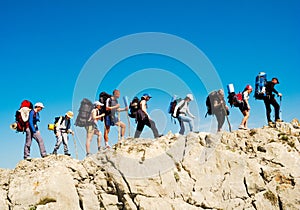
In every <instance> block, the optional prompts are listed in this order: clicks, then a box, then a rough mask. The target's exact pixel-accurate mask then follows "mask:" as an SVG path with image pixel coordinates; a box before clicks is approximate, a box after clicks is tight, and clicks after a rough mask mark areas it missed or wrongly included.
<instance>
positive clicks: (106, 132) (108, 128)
mask: <svg viewBox="0 0 300 210" xmlns="http://www.w3.org/2000/svg"><path fill="white" fill-rule="evenodd" d="M109 132H110V125H105V126H104V142H105V143H107V142H108V134H109Z"/></svg>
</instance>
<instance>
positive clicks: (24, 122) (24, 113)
mask: <svg viewBox="0 0 300 210" xmlns="http://www.w3.org/2000/svg"><path fill="white" fill-rule="evenodd" d="M32 109H33V105H32V103H31V102H30V101H28V100H23V101H22V102H21V105H20V109H19V110H17V111H16V114H15V121H16V125H15V129H16V131H17V132H23V133H24V132H25V130H26V128H27V127H29V122H28V119H29V112H30V111H31V110H32Z"/></svg>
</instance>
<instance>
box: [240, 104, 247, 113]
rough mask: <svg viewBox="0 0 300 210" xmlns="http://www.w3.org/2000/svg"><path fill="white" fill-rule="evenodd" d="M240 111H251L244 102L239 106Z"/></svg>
mask: <svg viewBox="0 0 300 210" xmlns="http://www.w3.org/2000/svg"><path fill="white" fill-rule="evenodd" d="M239 109H240V110H241V112H244V111H248V110H249V109H248V106H247V104H246V103H245V102H243V103H241V104H240V105H239Z"/></svg>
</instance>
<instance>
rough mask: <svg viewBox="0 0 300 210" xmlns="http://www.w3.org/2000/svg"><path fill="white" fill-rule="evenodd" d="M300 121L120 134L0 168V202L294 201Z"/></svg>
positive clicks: (284, 204) (265, 205)
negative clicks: (90, 150) (107, 142)
mask: <svg viewBox="0 0 300 210" xmlns="http://www.w3.org/2000/svg"><path fill="white" fill-rule="evenodd" d="M299 132H300V129H299V127H297V125H293V124H290V123H277V124H276V127H275V128H269V127H264V128H258V129H252V130H249V131H244V130H243V131H240V130H238V131H233V132H231V133H228V132H223V133H219V134H216V135H214V134H209V133H190V134H188V135H187V136H176V135H174V134H171V133H169V134H168V135H166V136H164V137H161V138H158V139H155V140H151V139H126V140H125V141H123V142H120V143H119V144H117V145H115V146H114V147H113V148H112V149H109V150H103V151H101V152H99V153H98V154H96V155H94V156H91V157H88V158H86V159H84V160H82V161H79V160H75V159H72V158H70V157H68V156H63V155H58V156H55V155H51V156H49V157H47V158H43V159H40V158H36V159H33V160H32V161H30V162H29V161H25V160H22V161H20V162H19V163H18V165H17V166H16V168H15V169H14V170H8V169H0V209H1V210H21V209H26V210H28V209H30V210H34V209H37V210H46V209H67V210H68V209H70V210H76V209H78V210H89V209H90V210H97V209H146V210H148V209H151V210H153V209H159V210H168V209H174V210H177V209H178V210H182V209H248V210H255V209H264V210H269V209H300V167H299V166H300V134H299Z"/></svg>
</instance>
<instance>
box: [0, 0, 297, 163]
mask: <svg viewBox="0 0 300 210" xmlns="http://www.w3.org/2000/svg"><path fill="white" fill-rule="evenodd" d="M299 20H300V2H299V1H297V0H287V1H279V0H265V1H259V0H243V1H240V0H229V1H222V0H220V1H217V0H212V1H206V0H205V1H204V0H201V1H200V0H193V1H191V0H188V1H170V0H164V1H157V0H153V1H114V0H113V1H90V0H89V1H85V2H83V1H63V2H62V1H57V0H51V1H50V0H45V1H32V0H29V1H14V0H12V1H1V2H0V27H1V32H0V46H1V47H0V69H1V73H2V76H1V82H0V86H1V90H2V95H1V97H2V100H1V102H2V108H1V111H0V116H1V119H2V120H1V122H0V129H1V133H0V151H1V152H0V167H1V168H14V167H15V165H16V164H17V162H18V161H19V160H21V159H22V158H23V147H24V138H25V135H22V134H16V133H14V132H13V131H12V130H10V129H9V125H10V124H11V123H12V122H13V121H14V114H15V111H16V109H18V107H19V105H20V103H21V101H22V100H23V99H29V100H31V101H33V102H34V103H35V102H38V101H41V102H43V103H44V104H45V106H46V108H45V109H44V110H43V111H42V112H41V113H40V115H41V123H40V124H39V126H40V129H41V134H42V136H43V138H44V141H45V144H46V149H47V152H48V153H50V152H52V150H53V146H54V144H55V138H54V135H53V133H52V132H51V131H48V130H47V124H48V123H51V122H52V121H53V119H54V117H55V116H58V115H61V114H64V113H65V112H66V111H67V110H69V109H74V113H75V116H76V115H77V110H76V109H77V108H78V107H77V105H78V104H79V103H80V101H74V98H73V96H74V95H76V93H74V90H75V86H76V81H77V80H78V78H79V77H80V73H81V72H82V70H83V69H84V68H85V67H86V66H87V64H88V63H89V61H91V58H92V56H93V55H94V56H95V55H96V54H97V52H99V50H101V48H102V47H104V46H107V45H110V43H111V42H113V41H114V40H116V39H119V38H121V37H124V36H127V35H131V34H136V33H142V32H159V33H165V34H170V35H175V36H177V37H179V38H181V39H183V40H186V41H188V42H189V43H191V44H192V45H194V46H196V47H197V48H198V49H200V50H201V51H202V52H203V53H204V54H205V55H206V57H207V59H208V60H209V61H210V62H211V64H212V66H213V67H214V68H215V70H216V72H217V73H218V75H219V77H220V78H221V82H222V84H223V86H224V88H226V85H227V84H228V83H234V85H235V88H236V90H240V91H242V89H243V88H244V86H245V85H246V84H248V83H249V84H251V85H254V79H255V76H256V74H257V73H258V72H260V71H265V72H267V73H268V77H269V79H270V78H271V77H273V76H276V77H278V78H279V80H280V85H277V86H276V88H277V90H278V91H279V92H281V93H282V94H283V101H282V118H283V120H285V121H290V120H291V119H293V118H294V117H296V118H300V115H299V111H298V110H297V109H298V106H299V104H300V103H299V102H300V98H299V93H298V91H299V88H298V87H297V85H298V80H299V79H298V75H299V73H300V59H299V58H300V39H299V37H300V22H299ZM154 42H155V40H154ZM162 48H163V43H162ZM173 50H174V51H180V49H178V48H177V49H176V48H174V49H173ZM117 53H119V52H117V49H116V54H117ZM113 56H114V55H113ZM103 62H106V61H103ZM141 70H143V71H141ZM99 72H100V73H101V72H102V69H99ZM101 76H105V77H104V78H103V79H102V80H99V84H98V86H97V87H98V88H96V89H93V90H89V89H85V90H84V91H90V94H91V95H92V96H95V97H94V98H93V97H90V96H89V94H87V97H89V98H90V99H91V100H94V99H96V98H97V95H98V94H99V92H100V91H101V90H105V91H108V92H111V91H112V90H113V89H114V88H115V87H123V88H122V90H121V94H122V95H128V97H129V98H130V99H131V98H132V97H133V96H134V95H138V96H141V94H142V93H143V92H144V91H147V92H150V93H151V94H152V95H153V98H152V99H151V101H150V102H149V110H150V112H151V111H152V115H153V119H154V120H156V121H157V124H158V128H159V130H160V132H161V133H164V134H166V133H167V132H168V131H169V130H172V131H173V132H174V133H175V132H178V129H179V128H178V125H177V124H176V125H174V124H172V123H171V121H170V119H169V115H167V113H166V112H167V107H168V103H169V100H170V95H172V94H178V95H180V96H181V97H183V96H184V95H185V94H186V93H188V92H187V90H186V89H184V88H183V89H182V88H179V89H176V87H177V88H178V87H181V86H180V85H179V83H180V82H183V84H184V85H185V86H186V87H187V88H188V90H190V91H191V92H192V93H193V94H194V95H195V97H196V99H197V100H196V101H195V102H192V103H191V109H192V112H194V113H195V114H197V119H196V129H197V130H200V131H209V130H210V129H209V128H210V127H211V126H212V127H214V126H215V124H214V122H213V123H211V120H212V119H213V118H212V117H208V118H204V114H205V111H206V108H205V97H206V94H207V93H206V89H205V85H204V84H202V83H201V82H199V81H198V80H197V78H196V77H195V75H194V74H193V72H192V71H191V69H189V68H188V67H187V66H186V65H184V64H183V63H181V62H180V61H176V60H174V59H171V58H169V57H166V56H161V55H155V54H149V55H147V54H146V55H137V56H132V57H130V58H127V59H124V60H122V61H120V62H119V63H117V64H116V65H115V66H113V67H112V68H111V69H109V72H107V74H105V75H101ZM90 77H91V79H94V80H93V81H96V82H97V76H94V75H93V74H91V75H90ZM173 79H174V80H173ZM136 80H138V82H137V83H134V81H136ZM143 80H145V81H147V83H143ZM156 81H159V82H160V85H161V84H163V86H164V88H165V89H166V90H165V89H164V90H162V89H161V88H159V87H161V86H159V87H157V85H155V84H156V83H155V82H156ZM89 82H90V81H87V84H89ZM202 82H203V83H205V81H202ZM100 83H101V84H100ZM145 84H150V85H149V86H144V85H145ZM151 84H153V85H151ZM130 85H132V86H130ZM135 85H137V86H138V87H139V88H136V86H135ZM168 87H169V88H171V89H172V91H168V90H167V89H168ZM80 88H81V89H84V87H83V86H81V87H80ZM133 90H139V91H137V92H136V94H134V93H132V91H133ZM120 103H121V105H122V106H123V102H122V101H121V100H120ZM250 103H251V106H252V110H251V116H250V120H249V127H261V126H263V125H265V124H266V118H265V110H264V106H263V102H262V101H255V100H254V98H253V97H251V99H250ZM241 118H242V115H241V113H240V112H239V110H238V109H237V108H231V115H230V120H231V122H232V124H233V128H234V129H236V128H237V126H238V124H239V123H240V121H241ZM122 120H124V122H126V123H127V120H126V118H125V115H124V113H122ZM131 125H132V126H133V127H132V129H131V135H133V132H134V126H135V124H134V121H133V120H131ZM99 126H100V128H101V130H103V125H102V124H101V123H100V124H99ZM224 129H225V130H226V129H227V127H226V124H225V125H224ZM76 131H77V147H78V152H79V157H80V159H82V158H83V157H84V156H85V151H84V144H85V138H84V129H82V128H76ZM116 133H117V130H116V129H113V130H112V131H111V136H110V137H111V139H110V141H111V144H114V143H115V142H116V138H117V137H116ZM144 137H152V134H151V133H150V132H148V129H145V133H144ZM95 140H96V139H95V138H94V140H93V142H92V145H91V146H92V150H93V151H94V152H95V148H96V141H95ZM102 143H103V142H102ZM69 145H70V150H71V153H72V155H73V157H75V152H74V146H73V145H74V144H73V141H72V139H70V141H69ZM31 150H32V153H31V154H32V157H39V156H40V155H39V153H38V147H37V144H36V142H35V141H34V142H33V143H32V149H31ZM60 153H62V148H61V149H60Z"/></svg>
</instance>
